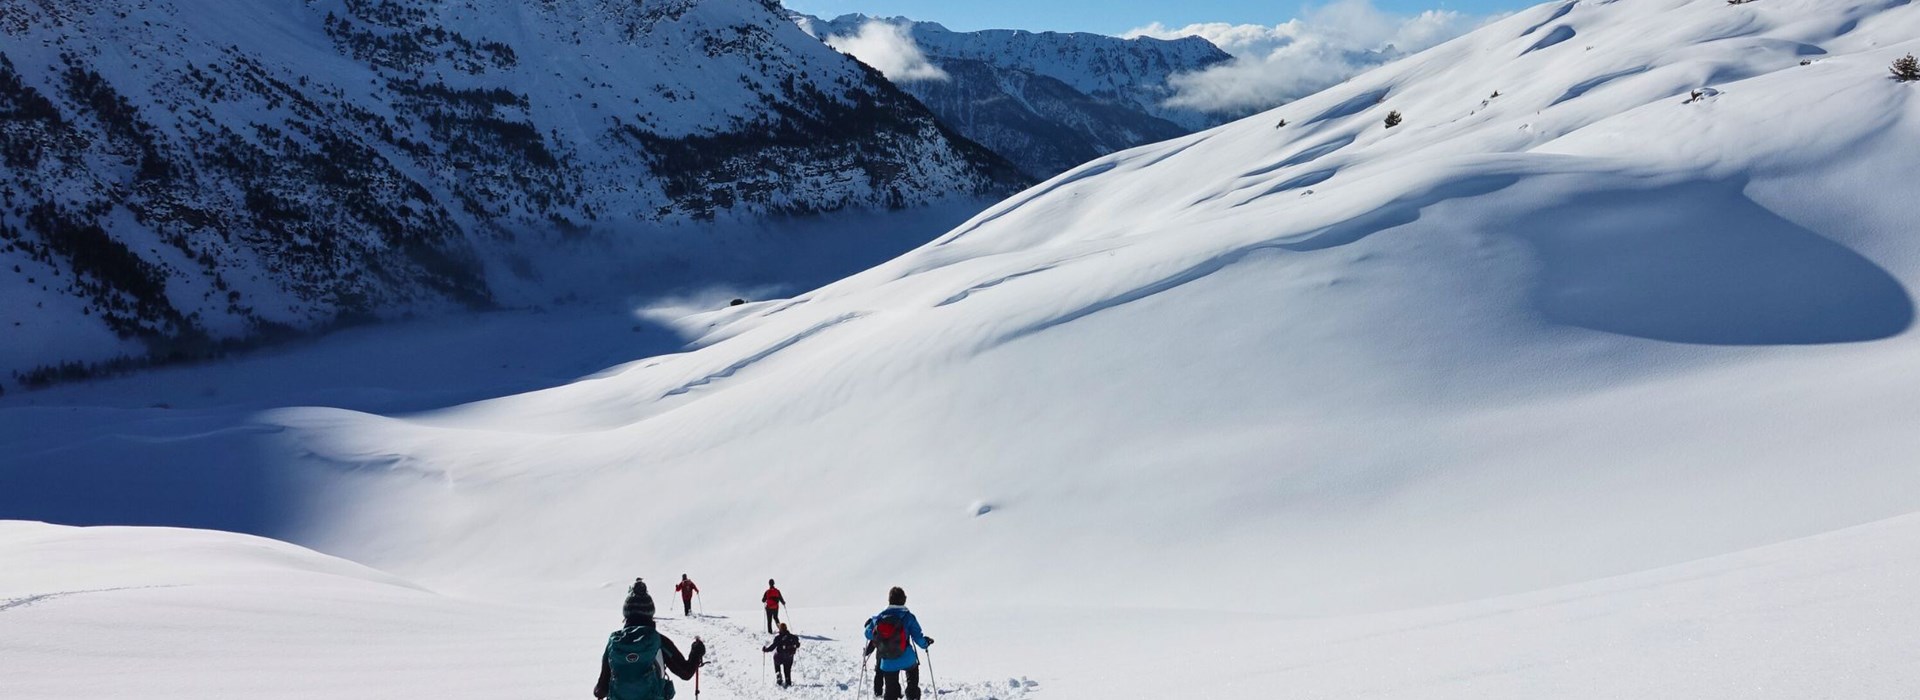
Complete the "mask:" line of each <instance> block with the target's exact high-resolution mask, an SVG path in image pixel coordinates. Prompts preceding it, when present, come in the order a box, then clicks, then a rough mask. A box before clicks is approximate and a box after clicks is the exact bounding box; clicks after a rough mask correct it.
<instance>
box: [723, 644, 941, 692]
mask: <svg viewBox="0 0 1920 700" xmlns="http://www.w3.org/2000/svg"><path fill="white" fill-rule="evenodd" d="M920 651H924V652H926V653H927V685H928V686H930V687H932V688H933V696H934V697H936V698H937V697H940V681H939V680H937V679H935V678H934V677H933V650H932V649H929V648H927V647H920ZM694 694H695V695H699V693H694Z"/></svg>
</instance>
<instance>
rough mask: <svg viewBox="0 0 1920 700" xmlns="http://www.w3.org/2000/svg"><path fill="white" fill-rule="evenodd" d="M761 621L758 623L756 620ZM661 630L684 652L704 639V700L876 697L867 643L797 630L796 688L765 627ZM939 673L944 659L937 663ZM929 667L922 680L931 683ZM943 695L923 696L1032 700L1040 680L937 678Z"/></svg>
mask: <svg viewBox="0 0 1920 700" xmlns="http://www.w3.org/2000/svg"><path fill="white" fill-rule="evenodd" d="M755 622H758V620H757V619H756V620H755ZM660 628H661V631H663V632H665V633H666V634H667V636H668V637H671V638H672V639H673V641H674V642H675V643H676V644H679V645H680V647H681V648H682V649H685V648H687V646H688V645H690V644H692V643H693V638H694V637H700V638H701V639H702V640H704V641H705V642H706V645H707V662H706V664H705V665H704V666H703V667H702V668H701V671H700V674H701V687H702V693H701V696H702V697H706V696H712V697H713V698H714V700H725V699H726V698H820V699H822V700H824V699H826V698H839V699H842V700H854V699H856V698H858V699H865V698H871V697H873V669H872V668H871V667H868V668H867V670H866V673H865V674H864V675H862V673H861V663H860V661H861V658H860V651H861V649H863V648H864V647H865V642H864V640H861V639H858V638H846V639H834V638H826V637H819V636H814V635H811V634H809V633H807V632H806V631H804V630H795V633H796V634H799V635H801V636H800V653H799V655H798V657H797V660H796V661H795V662H794V664H793V687H791V688H781V687H779V686H777V685H774V683H773V660H772V656H773V655H772V654H763V653H761V651H760V649H761V648H762V647H763V646H764V645H765V644H766V643H767V642H768V641H769V640H771V639H772V638H773V636H772V635H769V634H763V633H762V630H761V629H758V628H755V627H750V626H747V625H742V624H738V623H735V622H733V621H732V620H731V619H729V618H727V617H725V616H721V615H696V616H694V617H692V618H683V617H662V618H660ZM934 670H935V671H939V670H941V669H940V666H939V660H938V659H937V658H936V659H935V660H934ZM927 680H928V679H927V676H926V675H925V671H924V669H923V670H922V675H921V677H920V681H921V683H923V684H926V683H927ZM935 680H937V681H938V682H939V684H940V687H939V689H938V692H934V688H933V686H932V685H930V684H926V685H922V691H923V695H922V697H923V698H926V699H929V700H931V699H932V698H945V699H948V700H1026V698H1030V697H1033V695H1032V694H1033V693H1034V691H1037V690H1039V689H1040V684H1039V683H1038V682H1035V681H1032V680H1029V679H1027V678H1024V677H1010V678H1004V679H1000V680H997V681H981V680H976V679H967V678H956V677H949V676H947V675H944V674H936V677H935ZM681 685H682V688H681V693H680V696H681V697H688V698H690V697H692V695H691V693H692V688H691V687H689V686H690V684H687V683H682V684H681Z"/></svg>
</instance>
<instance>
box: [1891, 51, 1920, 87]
mask: <svg viewBox="0 0 1920 700" xmlns="http://www.w3.org/2000/svg"><path fill="white" fill-rule="evenodd" d="M1890 70H1892V71H1893V79H1894V80H1898V81H1900V82H1903V83H1910V82H1913V81H1916V80H1920V59H1916V58H1914V57H1913V54H1907V55H1906V56H1904V57H1901V58H1896V59H1894V60H1893V68H1891V69H1890Z"/></svg>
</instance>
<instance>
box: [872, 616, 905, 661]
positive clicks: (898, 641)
mask: <svg viewBox="0 0 1920 700" xmlns="http://www.w3.org/2000/svg"><path fill="white" fill-rule="evenodd" d="M873 651H874V654H875V655H878V656H879V657H880V658H881V659H884V660H892V659H898V658H900V657H901V656H904V655H906V653H907V620H906V616H905V615H901V614H899V613H895V612H884V613H881V614H880V616H879V617H876V618H874V619H873Z"/></svg>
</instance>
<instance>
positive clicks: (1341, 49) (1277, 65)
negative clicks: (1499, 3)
mask: <svg viewBox="0 0 1920 700" xmlns="http://www.w3.org/2000/svg"><path fill="white" fill-rule="evenodd" d="M1487 21H1489V20H1488V18H1482V17H1473V16H1469V15H1464V14H1461V13H1459V12H1454V11H1451V10H1428V11H1426V12H1422V13H1420V14H1418V15H1412V16H1407V15H1395V14H1391V13H1387V12H1382V11H1381V10H1380V9H1379V8H1376V7H1374V6H1373V3H1372V2H1371V1H1370V0H1334V1H1333V2H1331V3H1328V4H1326V5H1323V6H1320V7H1317V8H1314V9H1311V10H1309V11H1308V12H1307V13H1306V16H1305V17H1302V18H1298V19H1294V20H1291V21H1288V22H1285V23H1282V24H1276V25H1273V26H1266V25H1258V24H1226V23H1223V22H1215V23H1210V24H1192V25H1187V26H1185V27H1177V28H1176V27H1167V26H1164V25H1161V24H1159V23H1157V22H1156V23H1154V24H1150V25H1148V26H1145V27H1141V28H1139V29H1135V30H1132V31H1129V32H1127V34H1126V36H1130V37H1132V36H1151V37H1158V38H1162V39H1172V38H1176V37H1183V36H1198V37H1201V38H1204V39H1206V40H1208V41H1211V42H1213V43H1214V45H1216V46H1219V47H1220V48H1221V49H1222V50H1224V51H1226V52H1227V53H1229V54H1232V55H1233V57H1234V58H1233V60H1232V61H1229V62H1227V63H1222V64H1219V65H1216V66H1213V67H1211V68H1207V69H1204V70H1201V71H1198V72H1193V73H1183V74H1180V75H1175V76H1173V78H1172V79H1171V80H1170V81H1169V83H1170V84H1171V85H1172V87H1173V89H1174V96H1173V97H1172V98H1170V99H1168V100H1167V103H1168V104H1169V105H1172V106H1176V107H1188V108H1193V109H1199V110H1204V111H1209V112H1224V113H1231V114H1244V113H1252V112H1256V111H1259V110H1262V109H1266V108H1269V107H1274V106H1277V105H1281V104H1285V103H1287V102H1291V101H1293V100H1296V99H1299V98H1301V97H1305V96H1307V95H1311V94H1313V93H1315V92H1318V91H1320V90H1323V89H1326V88H1327V87H1330V86H1332V85H1335V84H1337V83H1339V82H1340V81H1342V80H1346V79H1347V78H1349V77H1352V76H1353V75H1355V74H1358V73H1360V72H1362V71H1365V70H1367V69H1368V68H1372V67H1374V66H1376V65H1379V64H1381V63H1385V62H1387V61H1390V60H1393V59H1395V58H1398V57H1400V56H1402V55H1405V54H1408V53H1413V52H1416V51H1422V50H1425V49H1427V48H1430V47H1433V46H1435V45H1437V44H1440V43H1441V42H1444V41H1446V40H1448V39H1452V38H1454V37H1456V36H1459V35H1461V34H1464V33H1466V32H1468V31H1470V30H1472V29H1474V28H1477V27H1479V26H1480V25H1482V24H1485V23H1486V22H1487Z"/></svg>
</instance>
